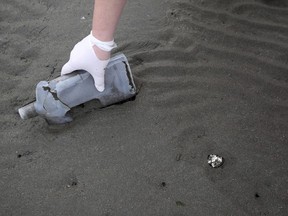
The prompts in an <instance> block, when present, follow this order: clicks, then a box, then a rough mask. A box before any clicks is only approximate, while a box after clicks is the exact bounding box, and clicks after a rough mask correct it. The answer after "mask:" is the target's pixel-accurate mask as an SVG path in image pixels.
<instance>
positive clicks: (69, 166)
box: [0, 0, 288, 216]
mask: <svg viewBox="0 0 288 216" xmlns="http://www.w3.org/2000/svg"><path fill="white" fill-rule="evenodd" d="M91 4H92V2H91V1H88V0H84V1H79V0H77V1H68V0H63V1H56V0H50V1H49V0H46V1H36V0H32V1H30V0H21V1H20V0H9V1H8V0H2V1H1V3H0V6H1V7H0V30H1V33H0V47H1V49H0V50H1V51H0V63H1V81H0V89H1V99H0V100H1V106H0V112H1V118H0V129H1V131H0V134H1V141H0V143H1V144H0V171H1V177H0V187H1V188H2V189H1V195H0V204H1V208H0V215H37V216H38V215H111V216H112V215H137V216H138V215H171V216H172V215H173V216H174V215H175V216H176V215H177V216H180V215H181V216H182V215H187V216H188V215H210V214H215V215H286V214H287V212H288V206H287V203H288V195H287V194H288V193H287V191H288V187H287V181H288V171H287V165H288V162H287V159H286V157H287V153H288V147H287V143H288V142H287V131H288V126H287V120H288V109H287V107H288V101H287V98H288V86H287V82H288V2H287V1H284V0H275V1H268V0H254V1H253V0H230V1H227V0H214V1H210V0H191V1H188V0H181V1H172V0H171V1H170V0H169V1H162V2H160V1H156V2H155V1H153V0H146V1H140V0H137V1H129V2H128V4H127V7H126V9H125V11H124V14H123V16H122V19H121V22H120V24H119V28H118V30H117V33H116V35H115V40H116V41H117V43H118V48H117V50H115V52H123V53H125V54H126V56H127V57H128V59H129V62H130V66H131V68H132V72H133V74H134V77H135V81H136V83H137V86H138V90H139V93H138V95H137V98H136V100H134V101H130V102H127V103H124V104H121V105H115V106H110V107H107V108H103V109H99V108H97V103H94V102H90V103H87V104H85V106H82V107H78V108H76V109H74V110H73V113H72V114H73V116H74V121H73V123H72V124H69V125H65V126H62V127H52V126H48V125H47V124H46V122H45V121H44V120H43V119H41V118H34V119H30V120H27V121H22V120H20V117H19V116H18V114H17V109H18V108H19V107H21V106H22V105H24V104H25V103H28V102H30V101H32V100H33V99H34V96H35V93H34V91H35V85H36V84H37V82H39V81H40V80H47V79H53V78H54V77H56V76H58V75H59V73H60V70H61V67H62V65H63V64H64V63H65V61H67V59H68V56H69V52H70V50H71V49H72V47H73V45H74V44H75V43H76V42H77V41H79V40H80V39H81V38H83V37H84V36H86V35H87V34H88V33H89V31H90V28H91V27H90V25H91V19H92V11H91V9H92V5H91ZM83 17H84V18H83ZM209 154H217V155H220V156H222V157H224V158H225V163H224V165H223V166H222V167H220V168H217V169H213V168H211V167H210V166H209V165H208V163H207V156H208V155H209Z"/></svg>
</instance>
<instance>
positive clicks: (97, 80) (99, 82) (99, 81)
mask: <svg viewBox="0 0 288 216" xmlns="http://www.w3.org/2000/svg"><path fill="white" fill-rule="evenodd" d="M101 72H102V71H101ZM101 72H100V73H99V71H98V72H97V73H91V75H92V77H93V79H94V85H95V87H96V89H97V90H98V91H99V92H103V91H104V89H105V83H104V77H105V71H104V70H103V72H102V73H101Z"/></svg>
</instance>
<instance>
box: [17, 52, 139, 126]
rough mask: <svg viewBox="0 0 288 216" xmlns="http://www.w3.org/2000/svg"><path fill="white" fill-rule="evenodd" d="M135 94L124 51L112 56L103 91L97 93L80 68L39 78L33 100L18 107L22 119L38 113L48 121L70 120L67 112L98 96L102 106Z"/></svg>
mask: <svg viewBox="0 0 288 216" xmlns="http://www.w3.org/2000/svg"><path fill="white" fill-rule="evenodd" d="M135 95H136V86H135V84H134V81H133V77H132V73H131V69H130V66H129V63H128V60H127V58H126V57H125V55H124V54H122V53H121V54H117V55H115V56H114V57H112V58H111V59H110V61H109V63H108V65H107V68H106V72H105V90H104V91H103V92H99V91H98V90H97V89H96V88H95V86H94V80H93V78H92V76H91V75H90V74H89V73H88V72H86V71H83V70H80V71H75V72H73V73H71V74H68V75H64V76H60V77H58V78H55V79H53V80H51V81H41V82H39V83H38V84H37V87H36V101H34V102H32V103H29V104H27V105H25V106H23V107H21V108H20V109H18V113H19V115H20V117H21V118H22V119H29V118H33V117H35V116H38V115H39V116H42V117H43V118H45V119H46V120H47V121H48V123H50V124H63V123H67V122H70V121H72V117H71V116H69V115H67V112H68V111H69V110H70V109H71V108H72V107H75V106H78V105H80V104H83V103H85V102H87V101H90V100H92V99H98V100H99V101H100V103H101V104H102V106H108V105H111V104H114V103H118V102H121V101H125V100H128V99H129V98H132V97H134V96H135Z"/></svg>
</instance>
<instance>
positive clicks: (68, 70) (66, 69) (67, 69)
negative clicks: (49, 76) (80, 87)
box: [61, 61, 76, 75]
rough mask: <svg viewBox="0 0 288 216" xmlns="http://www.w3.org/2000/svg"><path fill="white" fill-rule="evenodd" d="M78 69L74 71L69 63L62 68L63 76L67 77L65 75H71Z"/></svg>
mask: <svg viewBox="0 0 288 216" xmlns="http://www.w3.org/2000/svg"><path fill="white" fill-rule="evenodd" d="M75 70H76V69H74V68H73V67H72V66H71V65H70V62H69V61H68V62H67V63H66V64H65V65H64V66H63V67H62V70H61V75H65V74H69V73H71V72H73V71H75Z"/></svg>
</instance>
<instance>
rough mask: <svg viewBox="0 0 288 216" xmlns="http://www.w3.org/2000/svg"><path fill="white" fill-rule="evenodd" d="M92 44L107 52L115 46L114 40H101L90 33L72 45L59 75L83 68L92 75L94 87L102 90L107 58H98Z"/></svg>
mask: <svg viewBox="0 0 288 216" xmlns="http://www.w3.org/2000/svg"><path fill="white" fill-rule="evenodd" d="M94 45H96V46H97V47H98V48H100V49H101V50H103V51H107V52H110V51H111V50H112V49H113V48H115V47H116V44H115V43H114V40H113V41H109V42H102V41H100V40H98V39H96V38H95V37H93V35H92V33H91V34H90V35H88V36H87V37H85V38H84V39H83V40H81V41H80V42H78V43H77V44H76V45H75V46H74V48H73V49H72V51H71V53H70V59H69V61H68V62H67V63H66V64H65V65H64V66H63V67H62V70H61V75H65V74H69V73H71V72H73V71H75V70H85V71H87V72H89V73H90V74H91V75H92V77H93V79H94V84H95V87H96V89H97V90H98V91H100V92H102V91H104V89H105V84H104V76H105V68H106V67H107V64H108V62H109V59H107V60H100V59H99V58H98V57H97V56H96V54H95V51H94V49H93V46H94Z"/></svg>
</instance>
